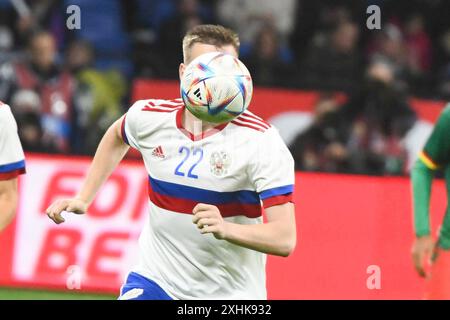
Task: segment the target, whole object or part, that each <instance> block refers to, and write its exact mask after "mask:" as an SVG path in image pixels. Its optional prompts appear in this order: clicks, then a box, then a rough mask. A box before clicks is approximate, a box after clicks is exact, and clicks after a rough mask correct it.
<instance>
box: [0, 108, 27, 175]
mask: <svg viewBox="0 0 450 320" xmlns="http://www.w3.org/2000/svg"><path fill="white" fill-rule="evenodd" d="M23 173H25V156H24V154H23V150H22V145H21V144H20V140H19V136H18V134H17V124H16V120H15V119H14V116H13V115H12V113H11V109H10V108H9V106H8V105H6V104H4V103H2V102H1V101H0V180H9V179H13V178H15V177H17V176H18V175H20V174H23Z"/></svg>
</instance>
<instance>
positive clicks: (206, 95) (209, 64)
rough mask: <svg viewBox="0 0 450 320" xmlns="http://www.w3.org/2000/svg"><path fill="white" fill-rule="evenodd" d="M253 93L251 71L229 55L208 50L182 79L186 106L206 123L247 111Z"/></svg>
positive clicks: (193, 62)
mask: <svg viewBox="0 0 450 320" xmlns="http://www.w3.org/2000/svg"><path fill="white" fill-rule="evenodd" d="M252 94H253V83H252V78H251V76H250V72H249V71H248V70H247V68H246V67H245V65H244V64H243V63H242V62H241V61H239V59H237V58H235V57H234V56H232V55H230V54H226V53H223V52H210V53H205V54H203V55H201V56H199V57H197V58H196V59H194V60H193V61H192V62H191V63H190V64H189V65H188V66H187V67H186V70H185V71H184V75H183V78H182V79H181V97H182V99H183V101H184V104H185V105H186V108H187V109H188V110H189V111H190V112H191V113H192V114H193V115H194V116H196V117H197V118H199V119H200V120H203V121H207V122H213V123H224V122H228V121H231V120H233V119H234V118H235V117H237V116H239V115H240V114H241V113H242V112H244V111H245V110H246V109H247V107H248V105H249V104H250V101H251V99H252Z"/></svg>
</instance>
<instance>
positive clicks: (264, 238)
mask: <svg viewBox="0 0 450 320" xmlns="http://www.w3.org/2000/svg"><path fill="white" fill-rule="evenodd" d="M252 143H253V146H254V147H255V149H253V151H252V157H251V158H250V159H249V164H248V168H247V170H248V171H247V173H248V176H249V179H250V180H251V182H252V183H253V185H254V187H255V190H256V191H257V192H258V193H259V197H260V199H261V202H262V205H263V206H264V208H265V212H266V218H267V222H266V223H263V224H236V223H231V222H229V221H227V220H226V219H223V218H222V216H221V215H220V212H219V210H218V208H217V207H215V206H212V205H205V204H198V205H197V206H196V207H195V208H194V218H193V222H194V223H196V224H197V226H198V227H199V228H200V231H201V232H202V233H212V234H214V236H215V237H216V238H218V239H224V240H227V241H229V242H231V243H234V244H236V245H239V246H242V247H246V248H249V249H253V250H256V251H260V252H264V253H267V254H273V255H279V256H288V255H289V254H291V253H292V251H293V250H294V248H295V245H296V241H297V238H296V224H295V210H294V204H293V203H292V192H293V189H294V180H295V177H294V176H295V174H294V160H293V158H292V155H291V154H290V152H289V150H288V149H287V147H286V145H285V144H284V142H283V141H282V139H281V137H280V135H279V134H278V131H277V130H276V129H275V128H270V129H269V130H267V131H266V132H264V133H263V134H261V135H259V136H257V137H255V139H254V140H252Z"/></svg>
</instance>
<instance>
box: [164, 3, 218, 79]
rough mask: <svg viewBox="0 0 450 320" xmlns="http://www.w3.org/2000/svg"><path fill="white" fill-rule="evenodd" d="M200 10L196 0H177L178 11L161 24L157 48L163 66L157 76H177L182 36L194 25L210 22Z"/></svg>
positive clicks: (180, 57)
mask: <svg viewBox="0 0 450 320" xmlns="http://www.w3.org/2000/svg"><path fill="white" fill-rule="evenodd" d="M202 12H204V11H203V10H202V6H201V4H200V2H199V1H198V0H179V3H178V13H177V14H176V15H175V16H174V17H172V18H171V19H169V20H167V21H166V22H164V23H163V24H162V26H161V34H160V36H159V41H158V44H157V48H158V51H159V52H160V57H161V59H162V61H163V63H164V68H162V69H161V70H160V72H161V74H159V76H162V77H165V78H166V77H168V78H175V79H176V78H178V66H179V64H180V63H181V62H182V61H183V54H182V50H181V41H182V39H183V36H184V35H185V34H186V32H187V30H189V29H191V28H192V27H194V26H196V25H199V24H203V23H210V22H212V21H210V20H209V19H208V17H207V16H205V15H202Z"/></svg>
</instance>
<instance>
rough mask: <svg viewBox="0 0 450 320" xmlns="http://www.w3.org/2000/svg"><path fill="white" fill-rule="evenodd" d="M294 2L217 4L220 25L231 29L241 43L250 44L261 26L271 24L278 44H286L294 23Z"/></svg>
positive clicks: (256, 0)
mask: <svg viewBox="0 0 450 320" xmlns="http://www.w3.org/2000/svg"><path fill="white" fill-rule="evenodd" d="M296 2H297V1H296V0H278V1H260V0H227V1H218V2H217V14H218V18H219V20H220V22H221V23H224V24H226V25H227V26H229V27H231V28H233V29H234V30H235V31H236V32H237V33H238V34H239V37H240V40H241V43H242V44H244V45H245V43H252V42H253V40H254V39H255V38H256V35H257V34H258V32H259V30H261V26H262V25H264V24H267V23H272V24H273V25H274V26H275V29H276V30H277V32H278V35H279V37H280V42H283V43H284V42H287V40H288V37H289V35H290V34H291V32H292V31H293V28H294V23H295V20H294V19H295V12H296V11H295V7H296Z"/></svg>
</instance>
